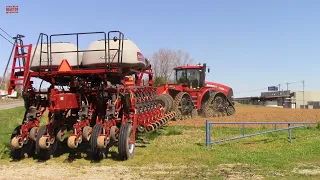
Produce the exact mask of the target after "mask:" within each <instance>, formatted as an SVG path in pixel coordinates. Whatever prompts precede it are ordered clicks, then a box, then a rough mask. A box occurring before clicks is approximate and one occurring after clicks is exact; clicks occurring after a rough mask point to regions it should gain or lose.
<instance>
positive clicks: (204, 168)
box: [0, 108, 320, 179]
mask: <svg viewBox="0 0 320 180" xmlns="http://www.w3.org/2000/svg"><path fill="white" fill-rule="evenodd" d="M22 115H23V108H15V109H10V110H2V111H0V119H1V120H0V149H1V158H2V159H3V160H1V161H0V162H2V163H4V162H9V148H8V147H9V139H10V134H11V132H12V130H13V129H14V127H15V126H16V125H18V123H19V122H20V121H21V118H22ZM265 130H267V128H266V127H264V128H260V129H257V128H256V129H249V128H248V129H247V130H246V133H255V132H259V131H265ZM319 134H320V130H319V129H318V128H316V127H306V128H300V129H294V130H292V135H293V138H294V139H293V143H292V144H290V142H289V138H288V132H287V131H282V132H279V133H270V134H266V135H260V136H255V137H250V138H246V139H240V140H235V141H230V142H225V143H220V144H214V145H211V146H210V147H208V148H207V147H206V146H205V128H204V127H201V128H196V127H181V126H168V127H165V128H164V129H161V130H160V131H159V132H153V133H150V134H147V135H145V137H144V138H145V139H146V140H144V141H143V142H141V141H139V142H138V143H137V147H136V150H135V156H134V158H133V159H132V160H129V161H116V160H114V159H112V158H107V159H105V160H103V161H102V162H100V163H94V164H92V163H90V161H88V160H86V159H85V158H80V159H76V160H75V161H73V162H70V165H75V166H80V165H89V166H90V165H94V166H96V165H124V166H127V167H130V168H133V169H136V171H135V172H136V173H141V171H140V170H139V168H140V166H143V167H148V166H154V165H158V166H159V167H158V168H152V167H151V168H150V169H146V170H144V173H145V174H144V175H146V176H151V177H155V178H164V177H173V178H177V179H180V178H181V179H182V178H188V179H189V178H191V179H203V178H209V179H223V178H224V177H227V176H230V175H233V174H237V175H238V176H243V177H244V178H245V179H247V178H249V177H252V176H253V175H261V176H263V177H265V178H266V179H279V178H280V179H281V178H284V177H285V179H319V178H320V174H315V175H303V174H300V173H294V172H292V171H293V170H294V169H296V168H297V169H298V170H301V169H302V170H314V169H319V168H320V150H319V149H320V143H319V142H320V136H319ZM239 135H241V128H226V127H219V128H218V127H216V128H215V127H213V128H212V141H213V140H217V139H222V138H227V137H234V136H239ZM111 150H112V151H113V150H115V151H116V150H117V148H116V147H113V148H112V149H111ZM67 156H68V154H63V155H62V156H60V157H59V158H54V159H51V160H49V163H50V162H55V163H56V162H61V163H63V162H64V160H65V159H67ZM23 161H27V162H30V161H31V162H33V161H34V162H35V160H32V159H26V160H23ZM237 163H241V164H238V165H236V164H237ZM299 164H300V165H299ZM301 164H302V165H301ZM162 171H164V172H165V173H161V172H162ZM190 171H191V172H190ZM156 172H158V173H156ZM176 172H179V173H176Z"/></svg>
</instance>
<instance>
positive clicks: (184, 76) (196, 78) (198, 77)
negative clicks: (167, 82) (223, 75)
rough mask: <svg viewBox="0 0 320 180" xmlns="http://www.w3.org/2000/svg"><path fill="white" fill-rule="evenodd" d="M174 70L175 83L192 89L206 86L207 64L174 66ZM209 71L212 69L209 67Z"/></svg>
mask: <svg viewBox="0 0 320 180" xmlns="http://www.w3.org/2000/svg"><path fill="white" fill-rule="evenodd" d="M174 71H175V84H181V85H182V86H185V87H189V88H190V89H199V88H202V87H204V86H205V74H206V64H203V65H201V63H199V64H197V65H196V66H189V65H186V66H180V67H176V68H174ZM208 72H210V69H208Z"/></svg>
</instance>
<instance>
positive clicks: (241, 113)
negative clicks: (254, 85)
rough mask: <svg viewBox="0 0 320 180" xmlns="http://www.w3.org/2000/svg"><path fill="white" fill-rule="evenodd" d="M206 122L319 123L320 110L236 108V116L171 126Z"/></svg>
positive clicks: (199, 124) (176, 122) (192, 120)
mask: <svg viewBox="0 0 320 180" xmlns="http://www.w3.org/2000/svg"><path fill="white" fill-rule="evenodd" d="M206 120H209V121H210V122H289V121H290V122H318V121H320V109H287V108H275V107H255V106H252V107H250V106H248V107H247V106H246V107H236V114H235V115H233V116H226V117H216V118H203V117H201V116H199V118H197V119H190V120H183V121H171V122H170V123H169V124H170V125H184V126H205V123H206V122H205V121H206ZM224 126H225V125H224ZM233 126H234V125H233ZM248 127H249V126H248Z"/></svg>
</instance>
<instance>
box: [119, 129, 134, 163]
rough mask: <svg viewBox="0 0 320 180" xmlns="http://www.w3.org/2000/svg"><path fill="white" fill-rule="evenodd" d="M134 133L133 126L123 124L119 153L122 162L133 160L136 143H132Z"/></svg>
mask: <svg viewBox="0 0 320 180" xmlns="http://www.w3.org/2000/svg"><path fill="white" fill-rule="evenodd" d="M132 131H133V129H132V125H131V124H123V125H121V127H120V133H119V146H118V151H119V156H120V158H121V159H122V160H128V159H132V158H133V155H134V149H135V142H132V139H133V138H132Z"/></svg>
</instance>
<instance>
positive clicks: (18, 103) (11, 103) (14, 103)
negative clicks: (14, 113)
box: [0, 101, 24, 110]
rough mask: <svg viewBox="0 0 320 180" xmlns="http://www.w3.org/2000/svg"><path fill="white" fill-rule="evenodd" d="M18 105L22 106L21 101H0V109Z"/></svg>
mask: <svg viewBox="0 0 320 180" xmlns="http://www.w3.org/2000/svg"><path fill="white" fill-rule="evenodd" d="M20 106H24V102H23V101H18V102H7V103H0V110H2V109H11V108H15V107H20Z"/></svg>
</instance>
